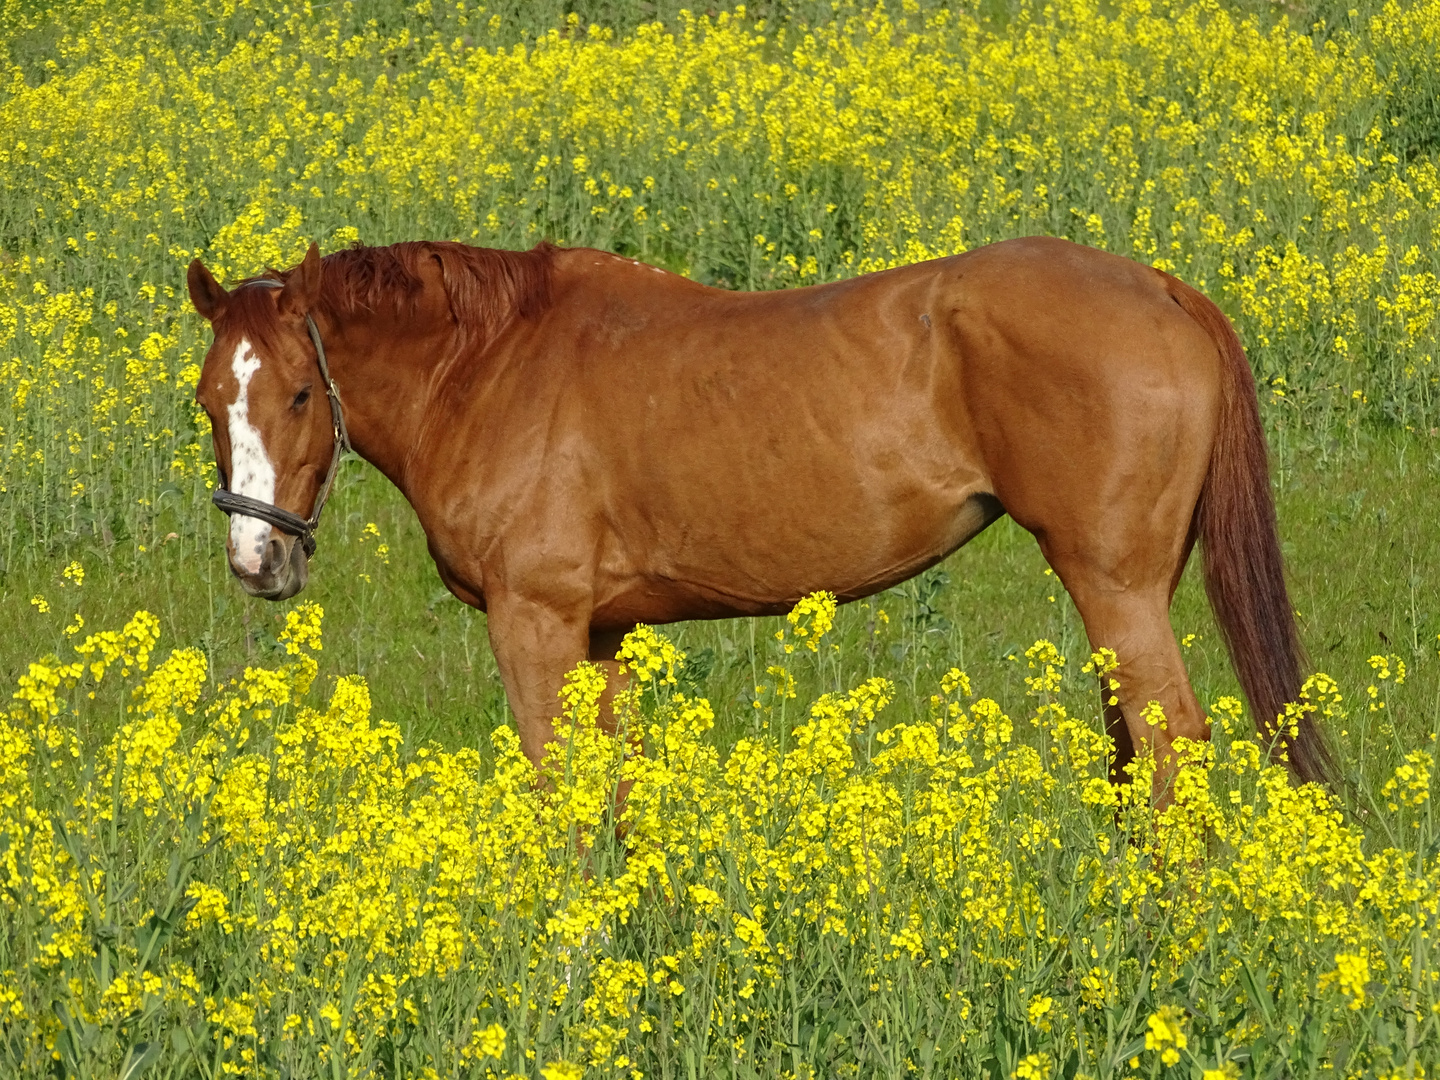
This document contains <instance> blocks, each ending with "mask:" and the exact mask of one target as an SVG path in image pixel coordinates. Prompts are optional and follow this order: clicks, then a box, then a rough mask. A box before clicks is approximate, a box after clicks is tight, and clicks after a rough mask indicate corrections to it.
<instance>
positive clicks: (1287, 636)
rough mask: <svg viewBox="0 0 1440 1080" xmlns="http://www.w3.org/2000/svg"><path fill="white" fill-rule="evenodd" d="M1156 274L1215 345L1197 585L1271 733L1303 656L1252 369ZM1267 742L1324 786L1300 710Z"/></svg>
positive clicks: (1199, 306) (1310, 728)
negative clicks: (1287, 728) (1216, 384)
mask: <svg viewBox="0 0 1440 1080" xmlns="http://www.w3.org/2000/svg"><path fill="white" fill-rule="evenodd" d="M1166 278H1167V281H1166V288H1167V290H1168V292H1169V294H1170V296H1171V297H1172V298H1173V299H1174V301H1175V302H1176V303H1177V304H1179V305H1180V307H1181V308H1182V309H1183V310H1184V311H1185V313H1186V314H1187V315H1189V316H1190V317H1191V318H1192V319H1194V320H1195V321H1196V322H1197V323H1199V324H1200V326H1201V327H1202V328H1203V329H1204V330H1205V332H1206V333H1207V334H1209V335H1210V338H1211V340H1212V341H1214V342H1215V347H1216V348H1217V349H1218V350H1219V352H1220V365H1221V373H1220V386H1221V394H1220V425H1219V429H1218V430H1217V431H1216V433H1215V444H1214V447H1213V448H1212V450H1211V452H1210V468H1209V471H1208V472H1207V473H1206V475H1205V483H1204V486H1203V487H1202V488H1201V489H1200V501H1199V503H1198V504H1197V505H1196V507H1195V526H1194V528H1195V530H1196V532H1197V533H1198V535H1199V538H1200V542H1201V545H1202V546H1203V548H1204V555H1205V591H1206V592H1207V593H1208V594H1209V596H1210V606H1211V608H1212V609H1213V610H1214V612H1215V621H1216V622H1217V623H1219V625H1220V633H1221V635H1222V636H1223V637H1224V638H1225V645H1226V647H1227V648H1228V649H1229V651H1230V660H1231V663H1232V664H1233V665H1234V667H1235V673H1236V675H1238V676H1239V679H1240V686H1241V687H1242V689H1244V691H1245V696H1246V698H1248V699H1249V702H1250V711H1251V713H1252V714H1253V715H1254V718H1255V727H1256V729H1257V730H1258V731H1259V732H1260V734H1261V736H1262V737H1263V738H1265V739H1266V740H1267V741H1268V740H1271V739H1274V738H1275V734H1276V731H1277V728H1278V727H1279V719H1278V718H1280V717H1281V716H1282V715H1283V714H1284V712H1285V706H1286V704H1287V703H1289V702H1293V701H1298V700H1299V697H1300V687H1301V680H1302V678H1303V675H1304V668H1305V664H1306V659H1305V652H1304V649H1303V648H1302V646H1301V644H1300V634H1299V631H1298V629H1297V628H1296V625H1295V612H1294V609H1293V608H1292V607H1291V606H1290V597H1289V595H1288V593H1287V592H1286V590H1285V568H1284V564H1283V562H1282V560H1281V557H1280V535H1279V532H1278V530H1277V528H1276V522H1275V500H1274V498H1273V497H1272V496H1271V494H1270V469H1269V463H1268V456H1267V452H1266V445H1265V433H1264V430H1263V429H1262V427H1261V424H1260V408H1259V405H1258V403H1257V402H1256V396H1255V376H1254V374H1253V373H1252V372H1251V370H1250V361H1249V360H1248V359H1247V358H1246V356H1245V349H1244V347H1243V346H1242V345H1241V344H1240V338H1239V336H1238V335H1237V334H1236V333H1235V328H1234V327H1233V326H1231V325H1230V320H1229V319H1227V318H1226V317H1225V314H1224V312H1222V311H1221V310H1220V309H1219V308H1218V307H1216V306H1215V305H1214V304H1213V303H1212V302H1211V301H1210V300H1209V298H1207V297H1206V296H1205V295H1204V294H1202V293H1200V292H1197V291H1196V290H1195V289H1192V288H1190V286H1188V285H1186V284H1184V283H1183V282H1181V281H1178V280H1176V279H1175V278H1172V277H1169V275H1166ZM1277 746H1279V747H1280V748H1283V749H1284V750H1285V751H1286V759H1287V761H1288V762H1289V765H1290V770H1291V772H1292V773H1293V774H1294V775H1295V776H1296V777H1297V778H1298V779H1299V780H1301V781H1307V780H1313V781H1316V782H1318V783H1322V784H1326V785H1329V786H1331V787H1333V786H1334V778H1335V765H1334V760H1333V758H1332V756H1331V754H1330V749H1329V747H1328V746H1327V745H1326V742H1325V737H1324V733H1323V732H1322V731H1321V730H1320V728H1319V727H1318V726H1317V725H1316V724H1315V723H1314V722H1313V721H1312V720H1311V718H1310V717H1309V716H1305V717H1302V718H1301V719H1300V720H1299V726H1298V728H1296V729H1295V731H1294V733H1293V734H1291V733H1288V732H1287V733H1285V734H1282V735H1281V737H1280V742H1279V743H1278V744H1277Z"/></svg>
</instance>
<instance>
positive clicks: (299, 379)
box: [188, 244, 338, 600]
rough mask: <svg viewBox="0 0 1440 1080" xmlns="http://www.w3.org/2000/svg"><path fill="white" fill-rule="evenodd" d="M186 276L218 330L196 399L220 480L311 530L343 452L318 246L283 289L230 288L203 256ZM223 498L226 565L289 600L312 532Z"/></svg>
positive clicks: (300, 583)
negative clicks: (332, 393) (314, 330)
mask: <svg viewBox="0 0 1440 1080" xmlns="http://www.w3.org/2000/svg"><path fill="white" fill-rule="evenodd" d="M188 283H189V286H190V300H191V302H192V303H193V304H194V305H195V310H196V311H198V312H199V313H200V314H201V315H203V316H204V317H205V318H206V319H208V320H209V321H210V326H211V328H212V329H213V330H214V334H215V339H214V341H213V342H212V343H211V345H210V351H209V352H208V353H206V355H205V366H204V368H203V369H202V371H201V373H200V382H199V384H198V385H197V386H196V388H195V400H196V401H197V402H199V403H200V405H201V406H202V407H203V408H204V409H205V412H206V413H208V414H209V416H210V424H211V430H212V433H213V436H214V443H215V464H216V465H217V466H218V468H219V470H220V486H221V488H222V489H228V491H229V492H230V493H232V494H233V495H236V496H242V497H244V499H243V500H241V501H246V500H249V501H251V503H252V505H251V507H250V508H251V509H254V510H255V511H256V512H257V513H270V514H271V516H272V517H274V516H279V517H282V518H285V517H287V515H286V512H287V511H288V512H289V515H293V516H294V520H295V522H297V523H304V522H305V520H306V517H307V515H309V516H310V521H309V523H308V524H309V526H310V528H313V525H314V515H316V514H318V511H319V506H318V505H317V503H318V501H323V494H324V493H323V492H322V488H323V487H324V486H325V485H326V484H327V483H328V480H329V478H330V477H331V476H332V475H333V467H334V461H335V460H337V459H338V457H337V451H336V446H337V443H338V436H337V434H336V431H335V428H334V427H333V426H332V416H331V410H330V408H329V407H328V406H327V401H326V384H325V379H324V377H323V376H322V374H321V368H320V365H319V363H318V360H317V354H316V344H315V342H312V338H311V335H310V334H309V333H308V331H307V323H306V318H307V316H308V314H309V313H310V312H311V311H312V310H313V308H314V305H315V303H316V302H317V300H318V299H319V295H320V253H319V250H318V249H317V248H316V247H315V245H313V244H312V245H311V246H310V251H309V253H308V254H306V256H305V260H304V261H303V262H302V263H301V264H300V265H299V266H297V267H295V268H294V269H293V270H291V271H289V272H288V273H287V274H286V275H285V283H284V287H283V288H275V287H269V288H267V287H259V286H254V285H252V286H237V287H236V288H235V289H234V290H233V291H229V292H227V291H226V290H225V289H224V288H223V287H222V286H221V285H220V284H219V283H218V282H217V281H216V280H215V278H214V275H212V274H211V273H210V271H209V270H207V269H206V268H205V267H204V266H203V265H202V264H201V262H200V260H199V259H196V260H195V261H194V262H192V263H191V264H190V271H189V275H188ZM315 341H318V338H316V339H315ZM337 415H338V414H337ZM219 501H220V500H219V499H218V498H217V502H219ZM232 501H233V500H232ZM221 505H222V508H223V509H226V510H228V511H230V513H231V517H230V533H229V537H228V539H227V541H226V545H225V547H226V552H227V554H228V555H229V557H230V569H231V571H232V572H233V573H234V574H235V576H236V577H237V578H239V579H240V584H241V586H242V587H243V588H244V589H245V591H246V592H248V593H249V594H250V595H252V596H260V597H264V598H265V599H267V600H285V599H288V598H289V597H292V596H294V595H295V594H296V593H298V592H299V591H300V590H301V589H302V588H304V587H305V581H306V578H307V577H308V573H309V571H308V553H307V552H306V550H305V548H306V546H307V544H309V545H313V541H311V540H310V539H309V537H308V536H306V537H304V538H303V540H302V538H301V537H300V536H299V535H297V533H299V532H306V531H307V530H304V529H296V528H295V527H294V526H293V525H292V527H291V528H289V529H287V528H284V527H277V525H276V524H272V523H271V522H270V521H265V520H262V519H261V518H259V517H253V516H249V515H247V514H245V513H243V512H241V511H240V510H238V509H235V508H233V507H231V506H224V505H223V504H221ZM276 510H278V511H279V514H278V515H276V514H274V513H273V511H276Z"/></svg>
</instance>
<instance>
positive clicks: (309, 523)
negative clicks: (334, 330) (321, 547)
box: [210, 278, 350, 558]
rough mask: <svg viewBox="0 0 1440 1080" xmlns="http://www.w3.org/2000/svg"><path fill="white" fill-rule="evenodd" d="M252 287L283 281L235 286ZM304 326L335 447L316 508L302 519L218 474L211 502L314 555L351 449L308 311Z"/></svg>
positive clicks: (278, 284)
mask: <svg viewBox="0 0 1440 1080" xmlns="http://www.w3.org/2000/svg"><path fill="white" fill-rule="evenodd" d="M251 286H258V287H260V288H265V289H283V288H284V287H285V283H284V282H283V281H276V280H275V279H274V278H256V279H255V280H253V281H242V282H241V283H240V284H239V285H237V286H236V288H239V289H244V288H247V287H251ZM305 327H306V329H307V330H309V331H310V340H311V341H312V342H313V343H314V345H315V360H316V363H318V364H319V366H320V378H321V380H323V381H324V383H325V396H326V397H327V398H328V399H329V400H330V426H331V429H332V431H333V432H334V436H335V441H334V448H333V449H332V451H331V454H330V468H329V469H327V470H326V472H325V480H324V481H323V482H322V483H321V485H320V491H319V493H318V494H317V495H316V497H315V507H314V509H313V510H312V511H311V512H310V516H309V517H308V518H302V517H301V516H300V515H299V514H295V513H291V512H290V511H289V510H283V509H281V508H280V507H278V506H276V505H275V504H274V503H267V502H261V501H260V500H259V499H252V498H250V496H248V495H237V494H236V493H235V492H233V491H227V490H226V489H225V481H226V478H225V476H224V474H223V473H222V474H221V485H220V487H219V488H217V489H216V491H215V494H214V495H212V496H211V498H210V501H211V502H213V503H214V504H215V505H216V506H217V507H219V508H220V509H221V510H223V511H225V513H227V514H243V515H244V516H245V517H253V518H258V519H259V520H261V521H264V522H267V523H268V524H270V525H273V526H274V527H275V528H277V529H280V530H282V531H284V532H287V533H290V534H291V535H292V536H294V537H295V538H296V539H298V540H299V541H300V547H301V549H302V550H303V551H304V552H305V557H306V558H309V557H310V556H312V555H314V554H315V529H316V528H317V527H318V526H319V524H320V511H321V510H323V509H325V500H327V499H328V498H330V489H331V488H332V487H333V486H334V484H335V474H336V473H337V472H339V470H340V458H341V457H342V456H343V455H344V453H345V451H347V450H349V449H350V433H349V432H348V431H346V430H345V414H344V413H343V412H342V411H341V409H340V391H338V390H336V389H335V383H334V382H333V381H331V379H330V367H329V365H328V364H326V362H325V346H324V345H323V344H322V343H321V341H320V330H319V328H318V327H316V325H315V320H314V319H312V318H311V317H310V313H309V312H306V313H305Z"/></svg>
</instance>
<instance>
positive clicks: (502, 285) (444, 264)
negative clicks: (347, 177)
mask: <svg viewBox="0 0 1440 1080" xmlns="http://www.w3.org/2000/svg"><path fill="white" fill-rule="evenodd" d="M558 250H559V249H558V248H556V247H555V246H554V245H553V244H548V243H542V244H539V245H537V246H536V247H534V248H532V249H531V250H529V251H503V250H500V249H498V248H477V247H471V246H469V245H468V244H457V243H453V242H450V241H428V240H406V241H403V242H402V243H399V244H391V245H390V246H388V247H364V246H362V245H358V244H357V245H356V246H355V247H351V248H346V249H344V250H342V251H337V252H334V253H333V254H330V255H326V256H325V257H324V259H323V260H321V264H322V266H323V267H324V270H323V273H322V274H321V278H320V309H321V311H323V312H325V313H326V314H329V315H330V316H332V317H338V318H343V317H344V316H347V315H356V314H359V313H361V312H372V311H380V310H382V309H384V308H389V309H390V310H392V311H394V312H395V313H397V314H402V315H405V314H410V313H412V312H413V311H414V310H415V305H416V303H417V302H418V300H419V297H420V291H421V288H422V287H423V279H422V278H421V275H420V267H421V266H422V265H423V264H424V263H425V261H426V260H427V259H433V260H434V261H435V262H436V263H437V264H438V265H439V268H440V274H441V278H442V280H443V281H444V284H445V293H446V296H447V297H448V298H449V301H450V309H451V311H452V312H454V315H455V321H456V322H457V323H458V324H459V326H460V329H461V332H462V333H464V334H465V336H466V337H468V338H471V339H472V340H478V341H481V342H484V341H488V340H490V339H491V338H493V337H494V336H495V335H496V334H497V333H499V332H500V330H501V328H502V327H504V325H505V324H506V323H507V322H508V321H509V320H510V319H511V318H512V317H514V316H516V315H518V316H520V317H522V318H530V317H533V316H535V315H538V314H539V313H540V312H542V311H544V310H545V308H546V307H548V306H549V304H550V284H551V277H552V271H553V268H554V262H555V252H556V251H558ZM293 272H294V269H293V268H291V269H290V270H271V271H269V272H267V273H266V274H264V275H262V276H264V277H269V278H276V279H279V280H282V281H283V280H286V279H288V278H289V276H290V274H292V273H293ZM267 291H268V290H266V289H262V288H249V289H242V288H239V287H237V288H236V290H235V292H234V293H233V294H232V304H231V305H230V306H231V314H230V315H227V318H229V317H235V318H238V319H239V320H241V321H242V322H243V324H244V325H245V326H246V328H247V330H248V331H249V332H250V333H251V336H252V337H253V338H254V340H255V344H256V345H257V346H258V347H260V348H262V349H265V348H267V347H273V345H274V335H275V333H276V331H277V329H278V328H277V327H276V325H275V318H274V307H273V305H272V304H271V303H270V301H269V300H268V298H266V297H265V296H264V295H263V294H264V293H265V292H267Z"/></svg>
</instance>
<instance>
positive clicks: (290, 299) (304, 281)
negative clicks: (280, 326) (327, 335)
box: [280, 242, 320, 315]
mask: <svg viewBox="0 0 1440 1080" xmlns="http://www.w3.org/2000/svg"><path fill="white" fill-rule="evenodd" d="M319 301H320V248H319V247H317V246H316V245H315V244H314V243H313V242H312V243H311V244H310V250H309V251H307V252H305V258H304V259H302V260H301V262H300V265H299V266H297V267H296V268H295V269H294V270H292V271H290V276H289V277H288V278H287V279H286V280H285V288H283V289H281V290H280V310H281V311H282V312H283V313H285V314H287V315H307V314H309V313H310V312H311V311H313V310H314V309H315V305H316V304H317V303H318V302H319Z"/></svg>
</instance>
